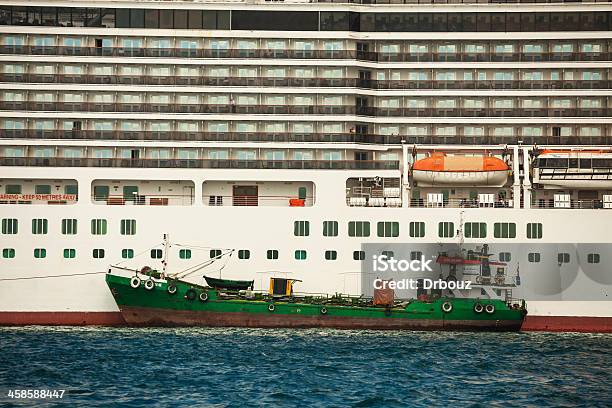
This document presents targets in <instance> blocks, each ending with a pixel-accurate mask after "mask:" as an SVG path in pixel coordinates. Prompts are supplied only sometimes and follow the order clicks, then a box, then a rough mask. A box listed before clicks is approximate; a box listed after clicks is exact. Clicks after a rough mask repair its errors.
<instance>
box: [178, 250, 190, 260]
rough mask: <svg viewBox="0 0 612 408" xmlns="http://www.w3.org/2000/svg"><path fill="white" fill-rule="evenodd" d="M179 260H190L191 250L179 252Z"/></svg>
mask: <svg viewBox="0 0 612 408" xmlns="http://www.w3.org/2000/svg"><path fill="white" fill-rule="evenodd" d="M179 258H180V259H191V249H181V250H179Z"/></svg>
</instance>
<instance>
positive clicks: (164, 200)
mask: <svg viewBox="0 0 612 408" xmlns="http://www.w3.org/2000/svg"><path fill="white" fill-rule="evenodd" d="M92 201H93V203H94V204H98V205H152V206H167V205H193V204H194V202H195V196H194V195H193V194H164V195H160V194H140V193H135V194H130V195H125V194H109V195H98V196H96V195H92Z"/></svg>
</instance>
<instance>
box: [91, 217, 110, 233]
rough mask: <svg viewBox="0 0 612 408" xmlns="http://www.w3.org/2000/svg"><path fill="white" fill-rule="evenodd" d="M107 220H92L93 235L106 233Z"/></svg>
mask: <svg viewBox="0 0 612 408" xmlns="http://www.w3.org/2000/svg"><path fill="white" fill-rule="evenodd" d="M106 227H107V222H106V220H103V219H96V220H91V233H92V234H93V235H106Z"/></svg>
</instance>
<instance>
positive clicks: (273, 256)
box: [2, 248, 601, 264]
mask: <svg viewBox="0 0 612 408" xmlns="http://www.w3.org/2000/svg"><path fill="white" fill-rule="evenodd" d="M216 251H219V252H218V253H217V252H216ZM381 254H382V255H384V256H386V257H387V258H393V256H394V253H393V251H382V252H381ZM15 255H16V251H15V249H14V248H3V249H2V257H3V258H7V259H11V258H15ZM105 255H106V251H105V250H104V249H103V248H95V249H93V250H92V257H93V258H94V259H102V258H104V257H105ZM220 255H221V252H220V250H215V249H213V250H211V251H210V258H215V257H218V256H220ZM307 256H308V253H307V251H306V250H303V249H297V250H295V252H294V257H295V259H296V260H298V261H303V260H306V258H307ZM421 256H422V252H420V251H413V252H411V253H410V259H411V260H415V259H420V258H421ZM46 257H47V250H46V249H45V248H34V258H36V259H41V258H46ZM63 257H64V258H66V259H72V258H76V249H74V248H64V250H63ZM121 257H122V258H123V259H131V258H133V257H134V250H133V249H122V250H121ZM151 258H152V259H162V258H163V251H162V250H161V249H153V250H151ZM179 258H180V259H191V250H189V249H181V250H179ZM250 258H251V251H250V250H248V249H241V250H239V251H238V259H243V260H246V259H250ZM266 258H267V259H268V260H277V259H278V250H276V249H269V250H267V253H266ZM324 258H325V260H327V261H335V260H337V259H338V253H337V251H334V250H327V251H325V254H324ZM502 258H503V259H502ZM364 259H365V251H353V260H354V261H363V260H364ZM510 259H511V258H510V253H509V252H502V253H500V260H501V261H503V262H509V261H510ZM570 259H571V257H570V254H568V253H566V252H560V253H558V254H557V263H559V264H565V263H570ZM540 260H541V256H540V253H539V252H530V253H529V254H528V255H527V261H528V262H529V263H539V262H540ZM600 262H601V256H600V254H598V253H589V254H587V263H589V264H598V263H600Z"/></svg>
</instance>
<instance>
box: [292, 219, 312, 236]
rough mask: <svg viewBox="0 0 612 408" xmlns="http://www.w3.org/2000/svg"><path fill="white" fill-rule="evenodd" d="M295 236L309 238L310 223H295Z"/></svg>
mask: <svg viewBox="0 0 612 408" xmlns="http://www.w3.org/2000/svg"><path fill="white" fill-rule="evenodd" d="M293 235H295V236H296V237H307V236H308V235H310V221H295V222H294V223H293Z"/></svg>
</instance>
